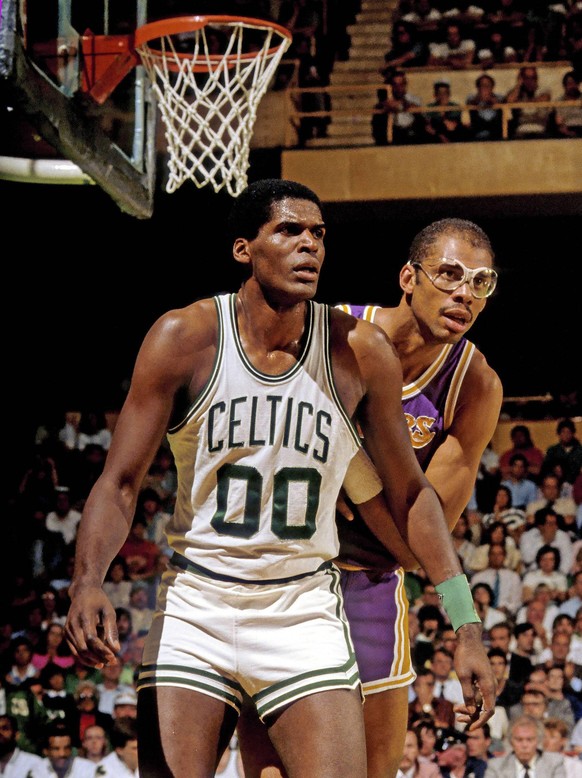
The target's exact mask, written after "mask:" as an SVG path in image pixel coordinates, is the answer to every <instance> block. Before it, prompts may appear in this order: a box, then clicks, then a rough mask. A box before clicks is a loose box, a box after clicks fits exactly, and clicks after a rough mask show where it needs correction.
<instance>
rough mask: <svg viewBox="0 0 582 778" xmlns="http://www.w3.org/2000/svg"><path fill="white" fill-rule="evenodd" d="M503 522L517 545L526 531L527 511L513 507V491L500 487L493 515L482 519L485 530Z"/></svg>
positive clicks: (496, 494) (487, 515) (488, 514)
mask: <svg viewBox="0 0 582 778" xmlns="http://www.w3.org/2000/svg"><path fill="white" fill-rule="evenodd" d="M497 522H502V523H503V524H504V525H505V527H506V529H507V532H508V534H509V535H510V537H512V538H513V539H514V542H515V543H517V542H518V541H519V539H520V538H521V534H522V532H523V530H524V529H525V522H526V517H525V511H524V510H522V509H521V508H514V507H513V497H512V494H511V489H510V488H509V487H508V486H501V485H499V486H498V488H497V492H496V493H495V503H494V505H493V510H492V511H491V513H486V514H485V515H484V516H483V518H482V524H483V527H484V528H485V529H487V528H488V527H490V526H491V525H492V524H495V523H497Z"/></svg>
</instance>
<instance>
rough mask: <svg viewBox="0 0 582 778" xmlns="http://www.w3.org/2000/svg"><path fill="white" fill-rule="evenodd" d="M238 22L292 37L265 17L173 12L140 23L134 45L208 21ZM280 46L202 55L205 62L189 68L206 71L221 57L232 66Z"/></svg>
mask: <svg viewBox="0 0 582 778" xmlns="http://www.w3.org/2000/svg"><path fill="white" fill-rule="evenodd" d="M241 23H242V24H244V25H246V26H249V27H256V28H257V29H272V30H274V31H275V32H277V33H278V34H279V35H280V36H281V38H286V39H287V40H288V41H291V40H292V39H293V36H292V35H291V33H290V32H289V30H288V29H287V28H286V27H282V26H281V25H280V24H277V23H276V22H270V21H267V20H266V19H253V18H246V17H243V16H175V17H173V18H172V17H170V18H169V19H159V20H158V21H155V22H149V23H148V24H144V25H142V26H141V27H139V28H138V29H137V30H136V31H135V33H134V48H135V50H136V51H137V52H139V50H140V47H141V46H144V45H146V44H148V43H149V41H153V40H158V39H160V38H163V37H165V36H169V35H178V34H180V33H184V32H195V31H196V30H200V29H202V27H206V26H207V25H209V24H223V25H226V26H229V25H232V26H236V25H237V24H241ZM280 47H281V46H280V44H279V45H277V46H272V47H271V48H270V49H268V50H267V52H266V54H265V53H264V52H262V51H249V52H248V53H243V54H228V55H224V54H208V55H207V57H205V61H204V64H203V65H194V67H193V68H192V70H193V71H194V72H195V73H205V72H208V68H209V66H210V67H211V68H212V67H213V66H215V67H214V68H213V69H216V68H217V67H218V66H219V65H220V64H221V63H222V62H224V61H226V64H227V65H228V67H232V66H234V65H235V64H236V63H237V62H241V61H243V62H247V61H251V60H253V59H255V57H258V56H260V55H264V56H266V57H267V58H268V57H272V56H273V55H275V54H276V53H277V52H278V51H279V49H280ZM149 49H150V54H151V55H152V56H153V57H157V58H159V59H164V60H167V59H168V57H167V55H165V54H164V52H163V51H161V49H154V48H151V47H149ZM173 56H174V57H175V58H176V59H177V60H191V55H189V54H180V53H178V52H175V53H174V55H173ZM167 66H168V68H169V69H170V70H175V71H177V70H178V69H179V66H178V65H177V64H176V65H172V63H171V62H167Z"/></svg>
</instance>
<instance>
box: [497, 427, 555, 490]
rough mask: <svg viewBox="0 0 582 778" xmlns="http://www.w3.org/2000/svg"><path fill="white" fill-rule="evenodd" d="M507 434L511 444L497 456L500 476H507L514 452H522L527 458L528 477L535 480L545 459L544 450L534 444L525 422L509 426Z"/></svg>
mask: <svg viewBox="0 0 582 778" xmlns="http://www.w3.org/2000/svg"><path fill="white" fill-rule="evenodd" d="M509 435H510V438H511V444H512V445H511V448H508V449H506V450H505V451H504V452H503V453H502V454H501V456H500V458H499V466H500V467H501V477H502V478H509V475H510V472H511V464H510V460H511V458H512V456H513V455H514V454H523V456H524V457H525V458H526V460H527V475H528V478H531V480H532V481H536V482H537V479H538V477H539V475H540V472H541V469H542V465H543V462H544V459H545V454H544V452H543V451H542V450H541V449H540V448H538V447H537V446H536V445H535V443H534V441H533V439H532V436H531V432H530V429H529V427H527V426H526V425H525V424H516V425H515V426H514V427H512V428H511V431H510V433H509Z"/></svg>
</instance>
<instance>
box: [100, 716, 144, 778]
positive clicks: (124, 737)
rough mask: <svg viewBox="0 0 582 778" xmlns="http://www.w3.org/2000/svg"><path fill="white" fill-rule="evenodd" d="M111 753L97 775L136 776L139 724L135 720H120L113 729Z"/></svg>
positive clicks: (104, 760) (105, 777) (101, 764)
mask: <svg viewBox="0 0 582 778" xmlns="http://www.w3.org/2000/svg"><path fill="white" fill-rule="evenodd" d="M110 737H111V749H112V750H111V753H110V754H108V755H107V756H106V757H104V758H103V759H102V760H101V762H99V765H98V767H97V773H96V774H97V775H99V776H103V778H108V776H109V777H110V778H117V777H118V776H121V775H123V776H128V778H129V776H135V778H138V776H139V773H138V765H137V722H136V721H135V719H133V718H129V717H126V718H120V719H118V720H117V721H116V722H115V723H114V725H113V727H112V729H111V736H110Z"/></svg>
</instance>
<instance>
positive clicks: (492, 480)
mask: <svg viewBox="0 0 582 778" xmlns="http://www.w3.org/2000/svg"><path fill="white" fill-rule="evenodd" d="M500 480H501V474H500V472H499V454H498V453H497V452H496V451H495V449H494V448H493V444H492V442H491V441H489V443H488V444H487V446H486V447H485V449H484V451H483V453H482V454H481V459H480V461H479V470H478V471H477V478H476V481H475V489H474V492H473V500H474V502H475V503H476V505H474V506H473V507H474V509H475V510H477V511H478V512H480V513H481V514H485V513H489V512H490V511H491V510H492V509H493V503H494V502H495V494H496V492H497V487H498V486H499V482H500ZM470 523H471V528H472V530H473V531H474V530H475V524H476V522H475V523H473V522H472V521H471V520H470ZM473 539H474V542H479V540H480V534H479V533H477V536H475V534H474V538H473Z"/></svg>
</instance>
